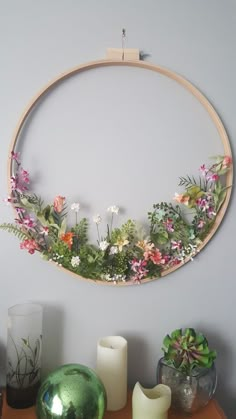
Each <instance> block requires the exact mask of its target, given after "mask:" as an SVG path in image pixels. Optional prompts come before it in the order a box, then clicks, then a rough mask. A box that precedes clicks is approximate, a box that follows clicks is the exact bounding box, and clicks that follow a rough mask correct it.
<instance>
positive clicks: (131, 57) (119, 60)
mask: <svg viewBox="0 0 236 419" xmlns="http://www.w3.org/2000/svg"><path fill="white" fill-rule="evenodd" d="M139 57H140V54H139V50H137V49H115V48H113V49H108V50H107V59H104V60H98V61H92V62H89V63H85V64H81V65H79V66H77V67H74V68H72V69H70V70H68V71H66V72H64V73H62V74H60V75H59V76H58V77H56V78H55V79H53V80H52V81H51V82H49V83H48V84H47V85H46V86H45V87H44V88H43V89H42V90H40V91H39V93H37V94H36V96H34V97H33V99H32V100H31V102H30V103H29V105H28V106H27V108H26V109H25V111H24V112H23V114H22V116H21V118H20V120H19V122H18V124H17V126H16V129H15V132H14V134H13V138H12V141H11V144H10V153H9V157H10V154H11V151H13V150H15V147H16V144H17V141H18V139H19V136H20V134H21V131H22V128H23V126H24V123H25V122H26V120H27V118H28V116H29V115H30V113H31V111H32V110H33V109H34V108H35V106H36V105H37V104H38V102H39V100H40V99H41V98H42V97H43V96H44V95H45V94H46V93H48V92H49V91H50V90H52V89H53V88H54V87H56V85H57V84H59V83H60V82H61V81H63V80H66V79H68V78H69V77H71V76H73V75H75V74H78V73H82V72H83V71H86V70H91V69H94V68H99V67H113V66H129V67H138V68H143V69H146V70H151V71H154V72H156V73H159V74H161V75H163V76H166V77H168V78H170V79H172V80H174V81H176V82H177V83H178V84H180V85H181V86H182V87H184V88H185V89H186V90H188V91H189V92H190V93H191V94H192V95H193V96H195V98H196V99H197V100H198V101H199V102H200V103H201V104H202V105H203V107H204V108H205V110H206V111H207V112H208V114H209V116H210V118H211V120H212V121H213V123H214V125H215V127H216V129H217V131H218V133H219V136H220V139H221V141H222V144H223V148H224V154H225V155H227V156H230V157H232V151H231V147H230V142H229V138H228V135H227V133H226V130H225V128H224V125H223V123H222V121H221V119H220V117H219V115H218V114H217V112H216V110H215V109H214V107H213V106H212V105H211V103H210V102H209V101H208V99H207V98H206V97H205V96H204V95H203V94H202V93H201V92H200V91H199V90H198V89H197V88H196V87H195V86H194V85H193V84H192V83H190V82H189V81H188V80H186V79H185V78H184V77H182V76H180V75H179V74H177V73H175V72H174V71H171V70H169V69H167V68H164V67H161V66H158V65H155V64H151V63H149V62H145V61H141V60H140V59H139ZM12 171H13V162H12V160H11V159H10V158H9V163H8V169H7V176H8V191H9V194H10V193H11V184H10V178H11V176H12ZM232 181H233V167H232V168H231V170H230V171H229V172H228V173H227V174H226V182H225V184H226V187H227V188H228V189H227V193H226V198H225V201H224V203H223V205H222V207H221V209H220V211H219V212H218V214H217V216H216V219H215V222H214V225H213V227H212V229H211V231H210V233H209V234H208V235H207V237H206V238H205V239H204V241H203V242H202V243H201V245H200V246H199V247H198V251H201V250H202V249H203V247H205V246H206V244H207V243H208V242H209V240H210V239H211V238H212V236H213V235H214V234H215V232H216V230H217V229H218V227H219V225H220V223H221V222H222V220H223V218H224V215H225V212H226V210H227V207H228V204H229V200H230V196H231V187H230V186H231V185H232ZM189 260H190V259H189V258H186V259H185V260H184V262H182V263H180V264H179V265H175V266H173V267H171V268H169V269H167V270H166V271H163V273H162V274H161V276H165V275H167V274H169V273H171V272H173V271H175V270H176V269H178V268H180V267H182V266H183V265H184V264H186V263H187V262H188V261H189ZM60 269H62V270H64V271H66V272H69V273H71V274H72V275H74V276H77V277H79V278H81V279H83V280H86V281H90V282H93V283H94V282H96V283H99V284H105V285H114V283H113V282H108V281H104V280H96V279H91V278H85V277H82V276H80V275H78V274H76V273H74V272H72V271H70V270H68V269H66V268H64V267H60ZM155 279H157V278H146V279H143V280H142V283H146V282H150V281H153V280H155ZM125 285H133V283H132V281H131V280H130V281H127V282H118V283H117V284H116V286H125Z"/></svg>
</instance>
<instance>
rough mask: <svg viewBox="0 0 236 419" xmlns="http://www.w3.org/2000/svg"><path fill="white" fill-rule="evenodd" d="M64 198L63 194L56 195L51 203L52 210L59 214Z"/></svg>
mask: <svg viewBox="0 0 236 419" xmlns="http://www.w3.org/2000/svg"><path fill="white" fill-rule="evenodd" d="M65 199H66V198H65V197H64V196H60V195H58V196H56V198H55V199H54V203H53V208H54V211H56V212H58V213H59V214H60V212H62V210H63V206H64V203H65Z"/></svg>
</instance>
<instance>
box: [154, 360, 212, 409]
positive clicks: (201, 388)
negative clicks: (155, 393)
mask: <svg viewBox="0 0 236 419" xmlns="http://www.w3.org/2000/svg"><path fill="white" fill-rule="evenodd" d="M157 383H158V384H159V383H161V384H165V385H167V386H169V387H170V389H171V407H172V408H173V409H174V410H177V411H178V412H180V413H187V414H192V413H195V412H196V411H198V410H199V409H201V408H202V407H204V406H206V404H207V403H208V402H209V400H210V399H211V398H212V397H213V395H214V393H215V390H216V384H217V375H216V369H215V365H214V363H213V364H212V366H211V368H197V367H196V368H194V369H193V370H192V372H191V375H187V374H185V373H184V372H181V371H178V370H177V369H176V368H174V367H173V366H171V365H167V364H166V362H165V360H164V358H161V359H160V360H159V362H158V366H157Z"/></svg>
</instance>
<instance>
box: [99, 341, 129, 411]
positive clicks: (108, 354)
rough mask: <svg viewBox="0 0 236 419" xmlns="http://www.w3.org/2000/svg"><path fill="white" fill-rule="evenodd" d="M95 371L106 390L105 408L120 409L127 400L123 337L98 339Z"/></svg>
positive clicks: (125, 345)
mask: <svg viewBox="0 0 236 419" xmlns="http://www.w3.org/2000/svg"><path fill="white" fill-rule="evenodd" d="M97 373H98V376H99V377H100V379H101V380H102V382H103V384H104V387H105V389H106V392H107V409H108V410H113V411H114V410H120V409H122V408H123V407H124V406H125V405H126V402H127V341H126V340H125V339H124V338H123V337H121V336H107V337H104V338H102V339H100V340H99V341H98V345H97Z"/></svg>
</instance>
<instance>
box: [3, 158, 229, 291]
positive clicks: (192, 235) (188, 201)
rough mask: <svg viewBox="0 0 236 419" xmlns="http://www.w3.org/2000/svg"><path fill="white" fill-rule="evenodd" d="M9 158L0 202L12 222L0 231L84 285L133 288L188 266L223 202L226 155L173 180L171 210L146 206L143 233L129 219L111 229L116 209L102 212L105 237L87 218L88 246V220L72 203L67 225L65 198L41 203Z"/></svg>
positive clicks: (17, 161) (23, 172) (26, 177)
mask: <svg viewBox="0 0 236 419" xmlns="http://www.w3.org/2000/svg"><path fill="white" fill-rule="evenodd" d="M11 159H12V160H13V168H14V174H13V175H12V176H11V179H10V181H11V195H10V196H9V197H8V198H7V199H6V202H7V203H8V204H9V203H11V204H12V205H13V207H14V209H15V211H16V215H17V216H16V219H15V223H3V224H1V225H0V229H2V230H6V231H8V232H11V233H13V234H15V235H16V236H17V237H18V238H19V239H20V240H21V243H20V248H21V249H25V250H27V251H28V252H29V253H30V254H34V253H35V252H40V253H41V255H42V256H43V258H44V259H46V260H50V261H53V262H55V263H56V264H57V265H59V266H62V267H64V268H66V269H68V270H70V271H72V272H74V273H75V274H78V275H80V276H82V277H84V278H90V279H93V280H96V281H104V282H112V283H114V284H116V283H119V282H130V283H137V284H139V283H141V282H143V281H144V280H145V279H148V278H156V277H159V276H161V275H162V273H163V272H164V271H167V270H168V269H170V268H172V267H174V266H177V265H181V264H183V263H185V262H186V261H187V260H190V259H191V260H193V258H194V257H195V256H196V255H197V253H198V251H199V246H201V244H202V243H203V240H204V239H205V238H206V237H207V235H208V234H209V232H210V231H211V229H212V227H213V225H214V223H215V220H216V217H217V214H218V212H219V210H220V208H221V206H222V204H223V202H224V200H225V198H226V193H227V187H225V185H224V175H225V174H226V173H227V172H228V171H229V170H230V168H231V165H232V158H231V157H230V156H217V157H215V158H214V162H213V163H212V164H211V165H210V166H209V167H207V166H206V165H205V164H204V165H202V166H201V167H200V169H199V177H198V178H196V177H194V176H186V177H181V178H180V182H179V185H180V186H181V187H183V189H184V190H183V193H181V194H177V193H176V194H175V196H174V198H173V200H174V201H175V202H176V204H175V205H174V204H172V203H167V202H161V203H158V204H154V205H153V210H152V211H150V212H148V214H147V218H148V223H147V224H148V227H147V228H146V227H145V228H144V226H142V228H138V227H137V223H136V222H135V221H134V220H130V219H128V220H127V221H126V222H125V223H124V224H123V225H121V226H117V225H116V223H115V221H116V217H118V215H119V207H118V206H116V205H111V206H109V207H108V208H107V213H108V217H107V218H106V228H105V231H101V222H102V217H101V216H100V214H97V215H95V216H94V217H93V220H92V221H93V223H94V224H95V228H96V230H97V243H96V244H95V243H89V237H88V219H87V218H79V211H80V206H81V205H80V203H78V202H75V203H72V204H71V205H70V209H71V211H73V212H74V213H75V223H74V224H73V225H69V223H68V218H67V212H68V206H67V203H66V198H65V197H64V196H61V195H58V196H56V197H55V198H54V200H53V203H50V204H45V203H44V202H43V200H42V199H41V197H39V196H38V195H36V194H35V193H33V192H31V191H30V190H29V183H30V177H29V173H28V171H27V170H25V169H23V167H22V165H21V161H20V158H19V153H16V152H14V151H12V153H11ZM189 212H191V214H192V217H191V221H188V217H187V215H188V216H189Z"/></svg>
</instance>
